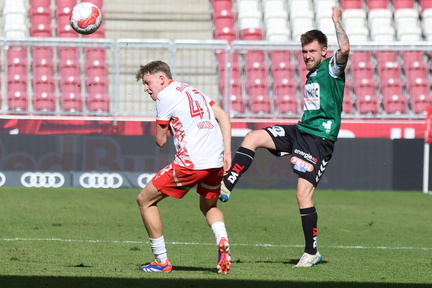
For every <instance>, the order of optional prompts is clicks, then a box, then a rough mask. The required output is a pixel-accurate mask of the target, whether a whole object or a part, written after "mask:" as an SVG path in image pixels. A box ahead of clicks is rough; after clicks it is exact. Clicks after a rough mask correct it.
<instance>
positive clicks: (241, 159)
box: [224, 146, 255, 191]
mask: <svg viewBox="0 0 432 288" xmlns="http://www.w3.org/2000/svg"><path fill="white" fill-rule="evenodd" d="M254 156H255V152H254V151H252V150H249V149H247V148H244V147H241V146H240V147H239V148H238V149H237V151H236V154H235V155H234V159H233V161H232V165H231V169H230V170H229V172H228V174H227V175H226V176H225V178H224V183H225V186H226V187H227V188H228V189H229V190H230V191H232V190H233V189H234V186H235V185H236V183H237V182H238V180H239V179H240V176H241V175H242V174H243V173H244V172H246V171H247V170H248V169H249V167H250V165H251V164H252V161H253V159H254Z"/></svg>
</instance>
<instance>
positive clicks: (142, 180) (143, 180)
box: [137, 173, 156, 188]
mask: <svg viewBox="0 0 432 288" xmlns="http://www.w3.org/2000/svg"><path fill="white" fill-rule="evenodd" d="M155 175H156V174H155V173H144V174H141V175H139V177H138V179H137V183H138V186H139V187H141V188H144V187H145V186H146V185H147V183H148V182H150V180H151V179H152V178H153V177H154V176H155Z"/></svg>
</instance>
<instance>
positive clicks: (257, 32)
mask: <svg viewBox="0 0 432 288" xmlns="http://www.w3.org/2000/svg"><path fill="white" fill-rule="evenodd" d="M263 37H264V32H263V30H262V29H259V28H245V29H242V30H241V31H240V39H241V40H252V41H259V40H263Z"/></svg>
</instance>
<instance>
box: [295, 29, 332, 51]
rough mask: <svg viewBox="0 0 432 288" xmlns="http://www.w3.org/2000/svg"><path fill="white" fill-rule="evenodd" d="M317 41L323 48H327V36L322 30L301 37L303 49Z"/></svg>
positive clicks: (311, 31)
mask: <svg viewBox="0 0 432 288" xmlns="http://www.w3.org/2000/svg"><path fill="white" fill-rule="evenodd" d="M315 40H317V41H318V43H319V44H321V47H327V36H326V35H325V34H324V33H323V32H321V31H320V30H316V29H314V30H310V31H308V32H306V33H304V34H302V35H301V36H300V42H301V45H302V47H303V46H305V45H307V44H310V43H312V42H313V41H315Z"/></svg>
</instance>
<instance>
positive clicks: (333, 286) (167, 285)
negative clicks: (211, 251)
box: [0, 267, 430, 288]
mask: <svg viewBox="0 0 432 288" xmlns="http://www.w3.org/2000/svg"><path fill="white" fill-rule="evenodd" d="M189 269H190V267H183V269H182V270H187V271H190V270H189ZM227 277H229V276H227ZM0 283H1V287H2V288H33V287H35V288H36V287H61V288H69V287H71V288H72V287H73V288H77V287H79V288H87V287H92V288H99V287H106V288H111V287H113V288H133V287H140V288H142V287H157V288H171V287H173V288H183V287H184V288H186V287H187V288H201V287H202V288H207V287H209V288H213V287H215V288H220V287H235V288H238V287H245V288H246V287H247V288H266V287H271V288H278V287H289V288H300V287H302V288H307V287H319V288H347V287H350V288H364V287H368V288H371V287H372V288H383V287H384V288H390V287H397V288H426V287H428V288H429V287H430V284H401V283H352V282H294V281H251V280H230V279H227V278H225V279H224V278H221V279H220V280H215V279H211V280H200V279H148V278H145V279H144V278H143V279H128V278H101V277H95V278H90V277H86V278H79V277H76V278H75V277H44V276H0Z"/></svg>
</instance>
